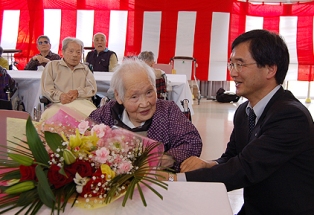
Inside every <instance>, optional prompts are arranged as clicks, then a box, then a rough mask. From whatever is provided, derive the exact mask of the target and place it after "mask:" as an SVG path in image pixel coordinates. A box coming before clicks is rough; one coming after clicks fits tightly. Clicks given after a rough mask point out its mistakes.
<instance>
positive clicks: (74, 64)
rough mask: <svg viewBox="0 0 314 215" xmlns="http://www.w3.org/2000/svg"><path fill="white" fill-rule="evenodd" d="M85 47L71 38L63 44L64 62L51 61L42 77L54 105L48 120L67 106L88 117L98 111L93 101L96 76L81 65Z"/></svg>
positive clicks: (43, 91)
mask: <svg viewBox="0 0 314 215" xmlns="http://www.w3.org/2000/svg"><path fill="white" fill-rule="evenodd" d="M83 47H84V44H83V42H82V41H81V40H79V39H76V38H71V37H67V38H65V39H64V40H63V41H62V54H63V58H62V59H61V60H55V61H51V62H49V63H48V64H47V66H46V67H45V69H44V71H43V73H42V76H41V89H42V95H43V96H45V97H47V98H48V99H49V100H50V101H51V102H52V103H53V104H52V105H51V106H50V107H49V108H48V109H46V110H45V111H44V113H43V114H42V117H41V120H45V119H47V118H49V117H51V116H52V115H54V114H55V113H57V111H58V110H59V108H60V106H62V105H65V106H68V107H70V108H72V109H76V110H78V111H79V112H81V113H83V114H85V115H86V116H88V115H89V114H90V112H92V111H93V110H94V109H96V107H95V105H94V104H93V103H92V102H91V97H92V96H94V95H95V94H96V92H97V85H96V81H95V78H94V76H93V73H92V72H91V71H90V70H89V69H88V67H87V66H86V65H84V64H83V63H80V60H81V57H82V52H83Z"/></svg>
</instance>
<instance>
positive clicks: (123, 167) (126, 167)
mask: <svg viewBox="0 0 314 215" xmlns="http://www.w3.org/2000/svg"><path fill="white" fill-rule="evenodd" d="M132 168H133V166H132V163H131V162H130V161H122V162H121V163H120V164H119V165H118V170H117V173H118V174H123V173H127V172H129V171H130V170H131V169H132Z"/></svg>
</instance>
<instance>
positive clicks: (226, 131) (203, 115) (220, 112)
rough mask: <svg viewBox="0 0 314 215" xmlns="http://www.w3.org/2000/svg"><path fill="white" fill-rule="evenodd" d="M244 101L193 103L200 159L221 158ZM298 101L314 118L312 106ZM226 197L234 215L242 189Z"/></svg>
mask: <svg viewBox="0 0 314 215" xmlns="http://www.w3.org/2000/svg"><path fill="white" fill-rule="evenodd" d="M245 100H246V99H243V98H241V99H240V100H239V102H237V103H218V102H216V101H212V100H206V99H201V101H200V105H198V104H197V101H194V104H193V109H194V115H193V116H192V122H193V124H194V125H195V126H196V128H197V129H198V131H199V132H200V135H201V137H202V140H203V151H202V154H201V158H203V159H215V158H218V157H220V156H221V154H222V153H223V152H224V150H225V148H226V144H227V143H228V140H229V136H230V133H231V131H232V128H233V124H232V120H233V116H234V112H235V110H236V108H237V107H238V106H239V105H240V104H241V103H242V102H244V101H245ZM300 101H301V102H302V103H303V104H304V105H305V106H306V107H308V109H309V110H310V112H311V113H312V116H314V104H311V103H305V100H304V99H303V100H302V99H300ZM313 102H314V101H313ZM228 195H229V200H230V204H231V207H232V210H233V212H234V213H235V214H236V213H237V212H238V211H239V210H240V208H241V206H242V204H243V198H242V189H240V190H235V191H231V192H229V193H228Z"/></svg>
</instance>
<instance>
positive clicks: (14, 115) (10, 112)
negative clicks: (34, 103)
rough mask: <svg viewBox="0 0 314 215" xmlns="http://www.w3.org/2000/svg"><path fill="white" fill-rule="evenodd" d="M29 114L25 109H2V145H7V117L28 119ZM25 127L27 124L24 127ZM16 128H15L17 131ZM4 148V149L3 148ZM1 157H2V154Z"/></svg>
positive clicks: (0, 142) (0, 135)
mask: <svg viewBox="0 0 314 215" xmlns="http://www.w3.org/2000/svg"><path fill="white" fill-rule="evenodd" d="M28 117H29V114H28V113H27V112H23V111H16V110H3V109H1V110H0V145H7V139H8V138H7V126H8V125H7V119H8V118H14V119H25V120H26V119H28ZM23 128H25V125H24V127H23ZM15 131H16V130H14V132H15ZM2 150H3V149H2ZM0 158H3V157H1V155H0Z"/></svg>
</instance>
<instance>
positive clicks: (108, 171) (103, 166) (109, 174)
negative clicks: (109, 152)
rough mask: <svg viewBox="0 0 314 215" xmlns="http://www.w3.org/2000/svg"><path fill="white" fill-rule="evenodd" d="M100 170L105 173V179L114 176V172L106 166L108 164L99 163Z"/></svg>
mask: <svg viewBox="0 0 314 215" xmlns="http://www.w3.org/2000/svg"><path fill="white" fill-rule="evenodd" d="M100 169H101V172H102V173H103V174H106V180H110V179H113V178H114V177H115V176H116V173H115V172H114V171H113V170H112V169H111V168H110V166H108V164H101V166H100Z"/></svg>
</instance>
